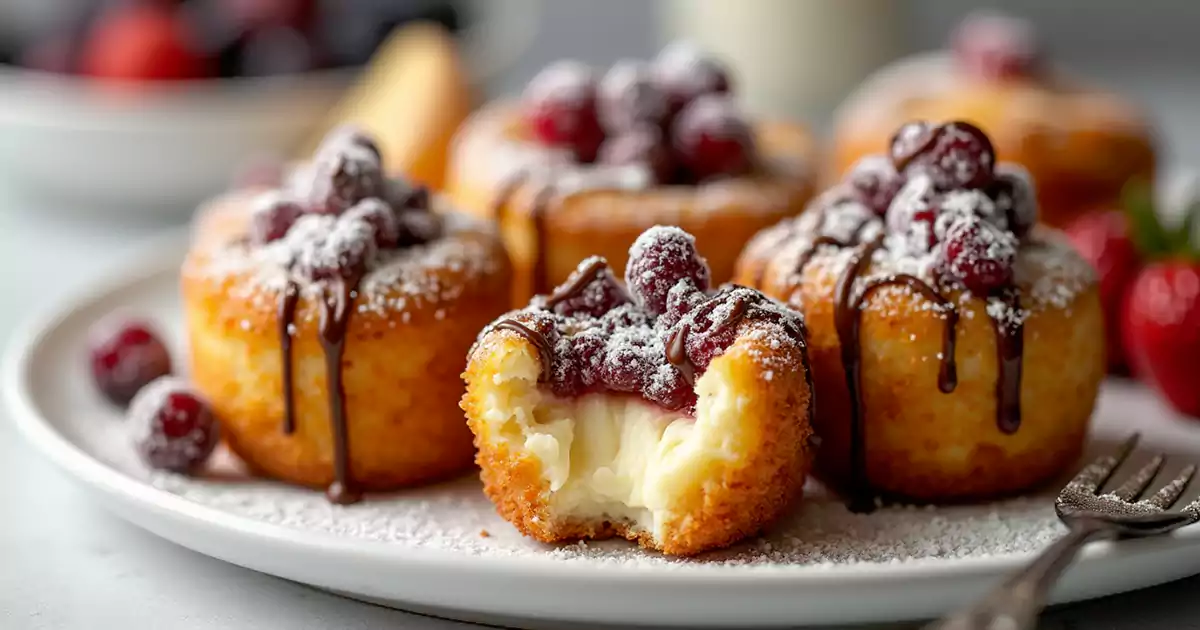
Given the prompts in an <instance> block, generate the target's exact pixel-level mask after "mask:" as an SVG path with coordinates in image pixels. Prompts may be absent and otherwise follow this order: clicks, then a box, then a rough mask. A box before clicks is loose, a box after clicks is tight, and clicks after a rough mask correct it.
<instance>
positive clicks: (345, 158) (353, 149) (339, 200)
mask: <svg viewBox="0 0 1200 630" xmlns="http://www.w3.org/2000/svg"><path fill="white" fill-rule="evenodd" d="M310 176H311V178H312V179H311V181H310V182H309V191H308V194H309V196H308V200H309V209H310V211H311V212H315V213H317V214H341V213H342V212H345V211H346V210H347V209H348V208H350V207H351V206H353V205H355V204H357V203H358V202H360V201H362V200H363V199H368V198H371V197H379V196H381V195H382V194H384V192H385V189H384V186H385V180H384V176H383V167H382V165H381V164H380V163H379V157H378V153H377V150H372V147H370V146H367V145H363V144H358V143H346V144H341V145H327V146H325V147H322V149H321V150H320V151H318V153H317V157H316V160H315V163H314V164H313V168H312V172H311V174H310Z"/></svg>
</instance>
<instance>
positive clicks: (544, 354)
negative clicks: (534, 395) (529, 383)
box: [492, 319, 554, 382]
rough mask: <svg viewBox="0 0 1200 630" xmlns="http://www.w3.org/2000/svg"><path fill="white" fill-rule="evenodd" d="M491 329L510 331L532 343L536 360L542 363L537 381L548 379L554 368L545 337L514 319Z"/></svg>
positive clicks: (504, 320) (503, 320)
mask: <svg viewBox="0 0 1200 630" xmlns="http://www.w3.org/2000/svg"><path fill="white" fill-rule="evenodd" d="M492 328H493V329H499V330H511V331H512V332H515V333H517V334H518V335H521V336H522V337H524V338H525V339H526V340H528V341H529V343H532V344H533V345H534V347H536V348H537V351H538V359H539V360H540V361H541V363H542V371H541V374H539V375H538V380H539V381H542V382H545V381H547V380H549V379H550V371H551V370H552V369H553V368H554V365H553V362H554V347H553V346H551V345H550V341H549V340H548V339H546V336H545V335H543V334H542V333H540V332H538V331H536V330H534V329H532V328H530V327H529V326H526V325H525V324H522V323H521V322H519V321H517V320H515V319H502V320H500V321H498V322H496V323H495V324H494V325H493V326H492Z"/></svg>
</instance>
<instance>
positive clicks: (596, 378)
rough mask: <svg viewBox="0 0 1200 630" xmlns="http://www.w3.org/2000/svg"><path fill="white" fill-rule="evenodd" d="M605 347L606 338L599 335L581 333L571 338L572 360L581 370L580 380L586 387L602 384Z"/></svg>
mask: <svg viewBox="0 0 1200 630" xmlns="http://www.w3.org/2000/svg"><path fill="white" fill-rule="evenodd" d="M605 345H606V341H605V339H604V337H602V336H601V335H599V334H594V333H580V334H577V335H575V336H574V337H572V338H571V358H572V360H573V362H574V364H575V367H576V369H578V370H579V380H580V382H581V383H583V386H584V387H591V386H593V385H595V384H597V383H599V382H600V368H601V366H603V365H604V348H605Z"/></svg>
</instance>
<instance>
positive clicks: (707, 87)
mask: <svg viewBox="0 0 1200 630" xmlns="http://www.w3.org/2000/svg"><path fill="white" fill-rule="evenodd" d="M654 73H655V77H656V78H657V80H658V83H659V86H660V87H661V88H662V90H663V91H664V92H665V93H666V95H667V99H668V101H667V102H668V105H669V113H670V114H674V113H676V112H678V111H680V110H682V109H683V108H684V107H686V106H687V104H688V103H691V102H692V101H693V100H695V99H696V98H698V97H700V96H703V95H705V94H726V93H728V92H729V72H728V71H727V70H726V69H725V67H724V66H723V65H722V64H721V63H720V62H719V61H717V60H716V59H713V58H712V57H710V56H708V55H705V54H704V52H703V51H701V50H700V49H699V48H698V47H696V46H695V45H693V44H690V43H688V42H683V41H680V42H675V43H673V44H671V45H669V46H667V47H665V48H663V49H662V51H661V52H659V54H658V59H656V60H655V61H654Z"/></svg>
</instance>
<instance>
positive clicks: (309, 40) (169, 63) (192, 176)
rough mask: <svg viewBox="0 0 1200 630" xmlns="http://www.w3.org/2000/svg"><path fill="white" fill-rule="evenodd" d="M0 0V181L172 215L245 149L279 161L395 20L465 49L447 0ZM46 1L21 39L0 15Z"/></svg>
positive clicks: (80, 205) (109, 208)
mask: <svg viewBox="0 0 1200 630" xmlns="http://www.w3.org/2000/svg"><path fill="white" fill-rule="evenodd" d="M0 5H3V6H0V61H7V62H9V63H0V93H3V94H4V98H3V99H0V137H2V138H3V139H4V140H3V141H2V142H0V178H2V181H0V186H4V187H6V188H7V189H9V190H10V191H12V192H13V193H16V196H17V197H23V198H26V199H28V200H29V201H34V202H35V203H32V204H27V205H29V206H30V207H37V208H38V209H39V210H41V209H46V210H63V211H76V212H79V211H84V212H90V213H103V215H104V216H106V217H110V216H116V215H117V214H124V215H126V216H136V215H140V216H143V217H150V216H161V217H171V218H178V217H180V216H182V215H183V214H184V213H186V212H188V211H190V209H191V208H193V207H194V206H195V205H196V203H198V202H199V201H201V200H202V199H204V198H205V197H208V196H210V195H212V194H214V193H215V192H218V191H220V190H222V189H224V188H227V187H228V186H229V185H230V183H231V181H232V180H233V178H235V177H236V176H237V175H238V174H239V173H240V172H241V171H242V169H243V168H244V166H245V165H247V164H248V163H256V162H257V160H255V158H257V157H266V158H269V159H271V160H273V161H274V162H275V163H280V162H281V161H283V160H287V159H288V158H289V157H290V156H292V155H294V154H295V153H296V152H297V151H298V150H301V149H303V148H305V147H304V145H305V144H307V143H308V141H310V140H311V138H313V137H314V136H315V135H318V134H319V133H320V132H321V129H318V127H323V126H325V125H327V124H330V122H331V121H330V120H329V119H330V116H331V110H332V113H334V114H339V113H340V112H341V110H340V109H338V108H336V107H335V106H336V105H338V104H339V102H341V101H343V100H344V99H345V97H346V95H347V88H349V87H350V86H351V84H352V83H354V82H355V80H356V78H357V77H359V76H360V74H361V71H362V69H363V68H364V64H368V63H370V64H371V65H372V66H373V67H374V66H376V65H377V64H378V63H381V60H380V58H381V56H383V55H384V52H383V51H389V52H390V51H392V49H393V48H395V47H394V46H391V44H390V43H389V42H390V41H392V40H393V36H394V35H398V34H399V33H398V32H394V31H395V27H397V26H400V25H407V24H410V23H413V22H417V21H420V22H425V23H429V22H433V23H437V24H440V25H441V26H443V27H445V28H444V32H448V33H449V34H450V35H444V36H443V37H444V38H445V39H447V40H450V41H451V44H450V45H449V46H450V47H451V48H453V47H454V46H456V45H459V44H462V45H464V46H465V47H466V48H467V49H468V54H470V55H471V56H476V55H475V54H474V53H476V52H478V51H476V50H473V49H472V46H473V45H474V44H475V43H476V42H474V41H472V40H473V37H474V36H473V35H472V34H471V33H473V32H474V30H479V29H474V30H471V29H465V28H462V27H461V26H462V25H461V24H460V23H459V21H460V19H461V18H460V17H459V14H458V10H459V8H461V7H460V5H462V3H461V2H456V1H454V0H439V1H425V0H420V1H417V0H412V1H403V2H402V1H399V0H396V1H390V0H377V1H372V2H340V1H333V0H269V1H267V0H264V1H259V0H255V1H246V0H176V1H172V2H161V1H154V2H150V1H130V2H119V3H114V2H107V1H105V0H94V2H65V0H45V1H43V0H11V4H10V3H9V2H5V3H0ZM51 5H58V6H60V7H61V6H63V5H72V6H74V7H76V9H75V10H74V11H63V12H61V13H63V15H59V16H57V18H56V19H57V22H55V21H54V20H49V19H48V18H43V19H41V20H40V21H41V22H43V23H45V22H55V24H56V25H54V26H45V25H43V26H41V27H39V28H34V27H33V26H29V27H28V28H26V29H24V31H23V32H24V35H25V37H24V39H23V40H22V38H21V37H20V36H19V35H20V34H17V35H14V34H13V32H11V31H13V29H11V28H7V27H8V26H9V23H10V22H11V21H12V20H15V19H16V18H17V17H18V16H19V15H22V14H23V11H22V10H17V9H18V8H19V7H23V8H24V14H27V13H29V12H32V11H34V10H35V8H36V9H38V10H41V9H42V8H43V7H49V6H51ZM85 5H94V6H92V8H90V9H79V7H81V6H85ZM489 13H490V11H489ZM487 17H488V16H483V17H480V18H478V19H477V18H476V17H475V16H474V15H473V14H472V17H471V19H472V22H475V21H478V22H481V23H482V22H483V21H484V20H485V19H487ZM402 30H408V29H402ZM510 30H511V29H510ZM6 31H9V32H6ZM25 31H27V32H25ZM31 33H36V35H34V34H31ZM509 34H511V33H509ZM492 39H495V38H492ZM13 42H16V43H13ZM377 53H379V54H377ZM491 56H493V57H494V56H495V53H494V51H493V52H492V54H491ZM393 65H395V64H393ZM362 76H364V77H366V76H369V75H362ZM356 93H357V92H356Z"/></svg>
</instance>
